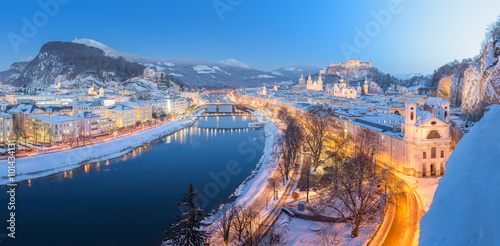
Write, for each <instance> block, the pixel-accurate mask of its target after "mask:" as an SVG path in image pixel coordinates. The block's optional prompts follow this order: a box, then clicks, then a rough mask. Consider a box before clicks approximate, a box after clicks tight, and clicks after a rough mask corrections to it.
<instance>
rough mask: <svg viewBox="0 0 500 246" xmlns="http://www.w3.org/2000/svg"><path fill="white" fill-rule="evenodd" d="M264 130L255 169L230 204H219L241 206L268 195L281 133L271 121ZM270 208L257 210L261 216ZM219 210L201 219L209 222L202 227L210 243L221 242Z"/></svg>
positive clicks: (270, 208)
mask: <svg viewBox="0 0 500 246" xmlns="http://www.w3.org/2000/svg"><path fill="white" fill-rule="evenodd" d="M264 132H265V136H266V140H265V147H264V151H263V153H262V156H261V158H260V160H259V162H258V163H257V165H256V167H255V169H254V170H253V171H252V174H251V175H250V176H249V177H248V178H247V179H246V180H245V181H243V183H242V184H241V185H240V186H239V187H238V188H237V189H236V191H235V192H234V193H233V195H232V197H236V199H235V201H233V202H232V203H231V204H221V207H223V206H228V205H230V206H241V207H246V206H252V205H256V204H258V203H259V202H262V201H264V200H266V198H267V197H268V195H269V194H268V193H266V188H267V187H268V186H269V185H268V182H269V180H268V179H269V178H270V177H271V176H272V175H273V172H274V171H275V169H276V165H277V159H276V158H274V145H275V144H276V141H277V140H278V137H279V136H280V135H281V131H280V130H279V129H278V128H277V127H276V125H275V124H274V123H273V122H267V123H266V124H265V125H264ZM270 210H272V206H269V207H266V208H265V209H264V208H262V210H261V211H259V212H260V214H261V216H264V217H265V215H267V214H268V213H269V211H270ZM221 211H224V210H219V212H218V213H216V214H214V215H213V216H211V217H210V218H208V219H206V220H205V221H203V222H204V223H207V224H209V226H208V227H206V228H203V229H204V230H205V231H207V232H209V233H210V234H211V235H212V239H211V240H212V243H213V242H216V244H217V243H220V244H222V243H223V242H222V239H221V238H220V237H219V234H218V232H217V223H218V220H219V218H220V216H221Z"/></svg>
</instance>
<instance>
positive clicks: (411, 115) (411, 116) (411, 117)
mask: <svg viewBox="0 0 500 246" xmlns="http://www.w3.org/2000/svg"><path fill="white" fill-rule="evenodd" d="M410 120H413V112H411V114H410Z"/></svg>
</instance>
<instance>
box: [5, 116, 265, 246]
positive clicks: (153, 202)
mask: <svg viewBox="0 0 500 246" xmlns="http://www.w3.org/2000/svg"><path fill="white" fill-rule="evenodd" d="M252 120H253V119H251V118H250V116H248V117H247V116H221V117H204V118H201V119H200V120H199V121H198V123H196V124H195V125H193V126H192V127H190V128H186V129H184V130H181V131H179V132H177V133H174V134H172V135H170V136H168V137H165V138H164V139H161V140H159V141H157V142H155V143H153V144H150V145H147V146H144V147H141V148H138V149H136V150H134V151H133V152H132V153H129V154H127V155H124V156H121V157H119V158H116V159H112V160H108V161H104V162H98V163H89V164H86V165H84V166H82V167H80V168H78V169H75V170H72V171H67V172H63V173H59V174H56V175H53V176H50V177H46V178H41V179H36V180H30V181H25V182H22V183H20V184H19V185H18V187H17V192H16V239H6V238H5V235H3V236H2V235H0V240H1V241H2V242H0V245H30V246H31V245H51V246H52V245H134V246H136V245H159V243H160V242H161V240H162V239H163V237H164V236H163V235H162V234H161V233H162V232H163V231H165V230H167V229H168V228H169V225H170V224H171V223H173V222H175V219H174V218H173V216H174V215H177V214H179V213H180V211H179V209H178V208H177V207H176V206H175V205H174V202H177V201H178V200H179V199H180V198H182V197H183V194H184V193H185V192H187V186H188V184H189V183H190V182H192V183H193V185H194V186H195V188H197V189H198V190H199V191H200V192H201V198H200V201H203V204H204V206H205V211H210V210H212V209H214V208H215V207H217V206H218V205H219V204H220V203H221V202H225V201H227V198H228V197H229V196H230V195H231V193H233V192H234V191H235V189H236V188H237V187H238V186H239V185H240V183H241V182H242V181H243V180H244V179H245V178H246V177H247V176H249V175H250V173H251V170H252V169H254V168H255V166H256V164H257V162H258V161H259V159H260V157H261V154H262V151H263V149H264V132H263V130H252V129H248V128H246V127H247V125H248V123H249V122H251V121H252ZM217 127H218V128H219V129H216V128H217ZM214 128H215V129H214ZM228 163H229V164H228ZM6 190H7V188H6V187H5V186H2V187H1V195H0V197H2V199H1V201H2V203H4V204H1V206H2V209H1V211H3V212H2V213H1V214H0V219H1V220H2V221H3V222H2V223H3V224H4V226H3V229H2V230H1V231H0V233H3V232H6V229H5V228H6V227H7V222H6V220H7V219H8V218H7V217H8V211H7V202H8V200H7V199H8V198H7V195H6ZM3 201H5V202H3Z"/></svg>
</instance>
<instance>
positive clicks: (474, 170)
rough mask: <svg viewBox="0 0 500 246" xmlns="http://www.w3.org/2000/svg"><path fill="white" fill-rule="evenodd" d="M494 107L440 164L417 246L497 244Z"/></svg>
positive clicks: (499, 216)
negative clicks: (443, 170)
mask: <svg viewBox="0 0 500 246" xmlns="http://www.w3.org/2000/svg"><path fill="white" fill-rule="evenodd" d="M498 122H500V106H494V107H492V109H491V110H490V111H489V112H488V113H486V115H485V116H484V117H483V118H482V119H481V120H480V121H479V122H478V123H477V124H475V125H474V127H472V129H471V130H470V132H469V133H468V134H467V135H466V136H465V137H464V138H463V139H462V140H460V142H459V143H458V144H457V146H456V147H455V150H454V151H453V153H452V154H451V155H450V157H449V158H448V161H447V162H446V173H445V174H444V176H443V177H442V178H441V179H440V180H439V186H438V187H437V190H436V193H435V194H434V198H433V202H432V204H431V206H430V209H429V211H428V212H427V213H426V214H425V215H424V216H423V217H422V219H421V221H420V238H419V245H422V246H431V245H435V246H440V245H500V237H499V235H498V232H500V209H499V203H500V192H498V187H500V179H499V178H498V177H500V165H498V161H499V160H500V145H499V144H498V142H497V140H498V139H499V138H500V131H499V130H498Z"/></svg>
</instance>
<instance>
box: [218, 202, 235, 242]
mask: <svg viewBox="0 0 500 246" xmlns="http://www.w3.org/2000/svg"><path fill="white" fill-rule="evenodd" d="M235 215H236V209H235V208H234V207H233V206H232V205H226V206H224V208H222V210H221V216H220V218H219V219H218V221H217V228H218V231H219V234H220V235H221V237H222V240H223V241H224V246H227V244H228V243H229V239H230V236H231V224H232V223H233V219H234V218H235Z"/></svg>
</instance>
